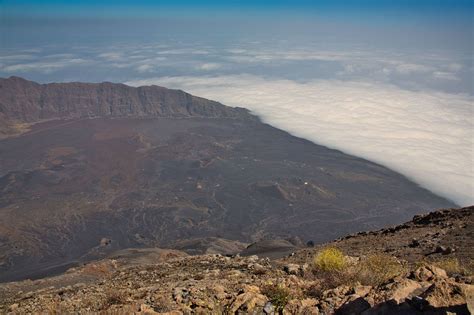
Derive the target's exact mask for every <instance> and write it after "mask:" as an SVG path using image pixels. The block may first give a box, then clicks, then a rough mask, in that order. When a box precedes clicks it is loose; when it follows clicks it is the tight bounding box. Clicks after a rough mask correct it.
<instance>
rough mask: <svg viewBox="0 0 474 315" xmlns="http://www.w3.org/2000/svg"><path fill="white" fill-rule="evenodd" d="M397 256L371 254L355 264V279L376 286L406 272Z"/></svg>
mask: <svg viewBox="0 0 474 315" xmlns="http://www.w3.org/2000/svg"><path fill="white" fill-rule="evenodd" d="M406 270H407V269H406V267H405V266H404V265H402V264H401V263H400V262H399V261H398V259H397V258H395V257H392V256H390V255H387V254H372V255H369V256H367V257H365V258H362V259H361V260H360V261H359V262H358V263H357V265H356V268H355V271H356V274H355V276H356V279H357V280H358V281H359V282H360V283H362V284H365V285H372V286H377V285H380V284H382V283H385V282H386V281H388V280H390V279H392V278H394V277H396V276H398V275H400V274H403V273H405V272H406Z"/></svg>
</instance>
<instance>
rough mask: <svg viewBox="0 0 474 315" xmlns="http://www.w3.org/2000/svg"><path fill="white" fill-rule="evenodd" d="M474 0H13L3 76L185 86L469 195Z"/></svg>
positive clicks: (2, 5)
mask: <svg viewBox="0 0 474 315" xmlns="http://www.w3.org/2000/svg"><path fill="white" fill-rule="evenodd" d="M473 3H474V2H473V1H466V0H438V1H436V0H431V1H427V0H403V1H393V0H390V1H389V0H386V1H384V0H377V1H375V0H372V1H371V0H360V1H348V0H346V1H338V0H332V1H329V0H327V1H310V0H291V1H290V0H286V1H262V0H247V1H212V0H207V1H206V0H204V1H151V0H135V1H125V0H113V1H112V0H110V1H92V0H81V1H79V0H69V1H52V0H38V1H32V0H0V14H1V19H0V77H8V76H11V75H17V76H22V77H25V78H27V79H31V80H35V81H38V82H43V83H44V82H63V81H87V82H101V81H112V82H122V83H127V84H130V85H149V84H157V85H163V86H167V87H170V88H180V89H183V90H186V91H189V92H191V93H194V94H196V95H200V96H204V97H207V98H210V99H215V100H218V101H221V102H222V103H224V104H228V105H232V106H242V107H247V108H249V109H250V110H252V111H253V112H254V113H256V114H258V115H259V116H260V117H262V119H263V120H265V121H266V122H268V123H270V124H273V125H275V126H276V127H279V128H282V129H284V130H287V131H289V132H291V133H293V134H295V135H298V136H300V137H304V138H306V139H309V140H311V141H314V142H316V143H321V144H324V145H327V146H329V147H333V148H337V149H339V150H342V151H345V152H348V153H351V154H354V155H357V156H361V157H364V158H367V159H369V160H373V161H376V162H378V163H381V164H383V165H386V166H388V167H390V168H392V169H394V170H396V171H398V172H400V173H402V174H404V175H406V176H408V177H410V178H411V179H413V180H414V181H416V182H417V183H419V184H421V185H423V186H424V187H427V188H429V189H431V190H433V191H434V192H436V193H438V194H440V195H442V196H445V197H448V198H451V199H453V200H454V201H456V202H458V203H459V204H463V205H467V204H472V203H474V193H473V192H474V163H473V161H474V106H473V104H474V90H473V86H474V83H473V77H474V63H473V56H474V51H473V47H474V43H473V29H474V26H473V6H474V4H473Z"/></svg>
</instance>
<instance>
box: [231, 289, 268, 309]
mask: <svg viewBox="0 0 474 315" xmlns="http://www.w3.org/2000/svg"><path fill="white" fill-rule="evenodd" d="M267 302H268V299H267V297H266V296H265V295H263V294H261V293H260V289H259V288H258V287H256V286H253V285H247V286H245V287H244V289H243V293H241V294H239V295H238V296H237V297H236V298H235V300H234V301H233V302H232V304H231V306H230V308H229V313H230V314H235V313H237V312H239V311H240V312H244V313H246V314H247V313H248V314H261V313H262V311H263V308H264V307H265V305H266V303H267Z"/></svg>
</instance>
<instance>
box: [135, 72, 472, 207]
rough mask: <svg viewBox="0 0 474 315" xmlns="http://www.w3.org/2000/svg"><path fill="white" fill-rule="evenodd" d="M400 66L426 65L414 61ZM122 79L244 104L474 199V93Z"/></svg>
mask: <svg viewBox="0 0 474 315" xmlns="http://www.w3.org/2000/svg"><path fill="white" fill-rule="evenodd" d="M402 69H403V70H402V71H413V70H415V71H417V70H425V69H420V68H417V67H413V66H411V65H410V66H405V67H404V68H402ZM127 84H130V85H133V86H139V85H151V84H157V85H163V86H166V87H170V88H180V89H184V90H186V91H189V92H190V93H193V94H195V95H199V96H203V97H207V98H210V99H214V100H218V101H221V102H222V103H224V104H227V105H231V106H242V107H246V108H249V109H250V110H252V111H253V112H254V113H256V114H257V115H259V116H260V117H262V119H263V120H264V121H265V122H268V123H270V124H272V125H274V126H276V127H279V128H281V129H284V130H287V131H288V132H290V133H292V134H294V135H296V136H299V137H303V138H306V139H309V140H311V141H314V142H316V143H319V144H323V145H326V146H328V147H332V148H337V149H340V150H342V151H344V152H347V153H350V154H354V155H357V156H360V157H364V158H367V159H369V160H372V161H375V162H378V163H380V164H383V165H386V166H388V167H390V168H392V169H394V170H396V171H398V172H400V173H402V174H404V175H406V176H408V177H409V178H411V179H413V180H414V181H416V182H417V183H419V184H421V185H422V186H424V187H426V188H428V189H430V190H432V191H433V192H435V193H438V194H440V195H443V196H445V197H448V198H450V199H452V200H454V201H455V202H457V203H459V204H460V205H470V204H473V203H474V162H473V161H474V115H473V114H474V113H473V98H472V97H471V96H467V95H462V94H448V93H440V92H434V91H418V92H415V91H408V90H404V89H401V88H399V87H395V86H392V85H386V84H379V83H361V82H347V81H338V80H315V81H310V82H306V83H299V82H295V81H291V80H284V79H265V78H262V77H259V76H254V75H232V76H217V77H165V78H155V79H145V80H135V81H130V82H127Z"/></svg>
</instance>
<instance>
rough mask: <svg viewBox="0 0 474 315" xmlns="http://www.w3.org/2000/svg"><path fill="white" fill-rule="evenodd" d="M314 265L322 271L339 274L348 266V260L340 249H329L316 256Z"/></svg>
mask: <svg viewBox="0 0 474 315" xmlns="http://www.w3.org/2000/svg"><path fill="white" fill-rule="evenodd" d="M314 265H315V267H316V269H318V270H321V271H326V272H338V271H342V270H343V269H344V268H345V267H346V266H347V259H346V256H344V254H343V253H342V252H341V251H340V250H339V249H337V248H335V247H327V248H324V249H322V250H321V251H319V252H318V253H317V254H316V256H315V257H314Z"/></svg>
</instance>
